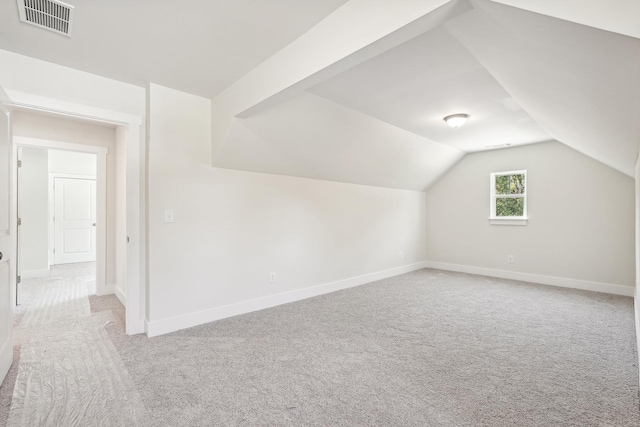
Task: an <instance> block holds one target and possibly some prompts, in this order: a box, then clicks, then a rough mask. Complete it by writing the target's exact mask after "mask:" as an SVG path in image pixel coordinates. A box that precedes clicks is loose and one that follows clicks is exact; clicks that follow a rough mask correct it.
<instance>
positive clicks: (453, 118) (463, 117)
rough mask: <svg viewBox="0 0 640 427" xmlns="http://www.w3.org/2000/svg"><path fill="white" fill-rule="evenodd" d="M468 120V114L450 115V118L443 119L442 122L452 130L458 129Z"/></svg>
mask: <svg viewBox="0 0 640 427" xmlns="http://www.w3.org/2000/svg"><path fill="white" fill-rule="evenodd" d="M468 118H469V115H468V114H451V115H450V116H447V117H445V118H444V121H445V122H447V124H448V125H449V126H451V127H452V128H459V127H460V126H462V125H463V124H464V122H466V121H467V119H468Z"/></svg>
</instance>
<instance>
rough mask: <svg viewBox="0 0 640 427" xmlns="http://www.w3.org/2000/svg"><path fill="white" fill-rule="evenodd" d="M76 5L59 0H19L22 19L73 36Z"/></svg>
mask: <svg viewBox="0 0 640 427" xmlns="http://www.w3.org/2000/svg"><path fill="white" fill-rule="evenodd" d="M73 9H74V7H73V6H71V5H68V4H65V3H62V2H61V1H58V0H18V11H19V12H20V20H21V21H22V22H26V23H27V24H32V25H36V26H38V27H40V28H46V29H47V30H51V31H55V32H56V33H58V34H64V35H65V36H69V37H71V18H73Z"/></svg>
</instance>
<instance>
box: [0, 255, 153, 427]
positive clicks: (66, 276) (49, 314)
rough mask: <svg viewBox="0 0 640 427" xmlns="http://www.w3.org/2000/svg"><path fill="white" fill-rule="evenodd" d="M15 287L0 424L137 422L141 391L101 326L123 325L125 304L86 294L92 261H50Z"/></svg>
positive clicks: (92, 276)
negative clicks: (43, 271) (46, 271)
mask: <svg viewBox="0 0 640 427" xmlns="http://www.w3.org/2000/svg"><path fill="white" fill-rule="evenodd" d="M19 292H20V295H19V298H20V303H21V304H20V306H18V307H17V309H16V312H15V316H14V357H15V360H14V363H13V365H12V367H11V370H10V371H9V374H8V375H7V378H6V380H5V383H4V384H3V386H2V388H0V425H2V424H3V423H4V422H6V425H7V426H28V425H140V422H139V420H141V419H143V418H144V406H143V404H142V401H141V398H140V395H139V393H138V392H137V390H136V389H135V386H134V385H133V382H132V381H131V379H130V377H129V374H128V372H127V370H126V368H125V367H124V364H123V362H122V359H121V358H120V355H119V354H118V352H117V350H116V348H115V347H114V345H113V342H112V340H111V339H110V338H109V334H108V333H107V330H106V329H105V328H117V329H118V331H121V333H122V332H123V331H124V307H123V306H122V304H120V302H119V301H118V300H117V299H116V298H115V297H114V296H113V295H108V296H102V297H96V296H93V295H92V294H94V293H95V263H79V264H64V265H59V266H53V267H52V268H51V274H50V276H49V277H46V278H37V279H25V280H24V281H23V283H22V284H21V286H20V289H19ZM90 295H92V296H90Z"/></svg>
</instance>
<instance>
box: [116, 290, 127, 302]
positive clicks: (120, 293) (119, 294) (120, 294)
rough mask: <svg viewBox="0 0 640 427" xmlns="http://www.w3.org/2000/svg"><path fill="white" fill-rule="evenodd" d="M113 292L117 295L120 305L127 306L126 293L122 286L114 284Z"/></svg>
mask: <svg viewBox="0 0 640 427" xmlns="http://www.w3.org/2000/svg"><path fill="white" fill-rule="evenodd" d="M115 294H116V297H118V299H119V300H120V302H121V303H122V305H124V306H125V307H126V306H127V295H126V294H125V293H124V291H123V290H122V288H120V287H119V286H116V287H115Z"/></svg>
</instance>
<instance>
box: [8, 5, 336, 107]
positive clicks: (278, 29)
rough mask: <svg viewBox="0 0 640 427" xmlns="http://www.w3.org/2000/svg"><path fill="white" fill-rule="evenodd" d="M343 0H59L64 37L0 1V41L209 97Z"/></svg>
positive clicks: (116, 76) (86, 68)
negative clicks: (64, 6)
mask: <svg viewBox="0 0 640 427" xmlns="http://www.w3.org/2000/svg"><path fill="white" fill-rule="evenodd" d="M346 1H347V0H322V1H317V0H268V1H264V0H190V1H172V0H109V1H94V0H65V3H68V4H71V5H72V6H74V7H75V12H74V13H75V18H74V23H73V34H72V37H71V38H68V37H66V36H62V35H58V34H56V33H53V32H50V31H45V30H42V29H40V28H38V27H35V26H32V25H29V24H25V23H22V22H20V20H19V17H18V8H17V4H16V1H15V0H2V1H0V49H4V50H8V51H11V52H15V53H19V54H22V55H27V56H31V57H34V58H37V59H42V60H45V61H49V62H53V63H56V64H60V65H64V66H67V67H71V68H77V69H79V70H83V71H87V72H90V73H93V74H98V75H101V76H104V77H109V78H113V79H116V80H120V81H124V82H127V83H131V84H135V85H138V86H146V85H147V83H148V82H154V83H157V84H160V85H163V86H167V87H171V88H174V89H178V90H181V91H184V92H188V93H193V94H197V95H201V96H205V97H209V98H211V97H213V96H214V95H216V94H217V93H218V92H220V91H221V90H222V89H224V88H225V87H227V86H228V85H230V84H231V83H232V82H233V81H234V80H236V79H238V78H240V77H241V76H242V75H244V74H245V73H247V72H248V71H250V70H251V69H252V68H254V67H256V66H257V65H258V64H260V63H261V62H262V61H264V60H265V59H267V58H268V57H270V56H271V55H273V54H274V53H275V52H277V51H278V50H280V49H281V48H282V47H284V46H286V45H287V44H288V43H290V42H291V41H293V40H295V39H296V38H298V37H299V36H301V35H302V34H303V33H305V32H306V31H307V30H308V29H309V28H310V27H312V26H313V25H315V24H317V23H318V22H319V21H321V20H323V19H324V18H325V17H326V16H327V15H329V14H330V13H331V12H333V11H334V10H335V9H336V8H338V7H340V6H341V5H342V4H344V3H346Z"/></svg>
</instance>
